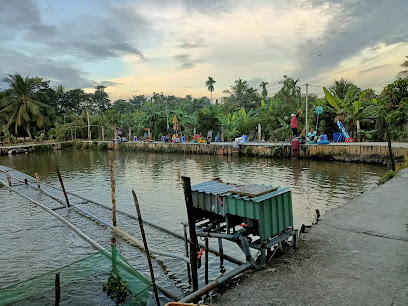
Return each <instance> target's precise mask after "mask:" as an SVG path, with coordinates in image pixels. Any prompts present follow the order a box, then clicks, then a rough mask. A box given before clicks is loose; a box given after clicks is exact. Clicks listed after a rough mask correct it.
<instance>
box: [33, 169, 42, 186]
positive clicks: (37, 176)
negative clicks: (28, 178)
mask: <svg viewBox="0 0 408 306" xmlns="http://www.w3.org/2000/svg"><path fill="white" fill-rule="evenodd" d="M34 176H35V179H36V180H37V190H38V191H40V190H41V187H40V176H39V175H38V173H37V172H36V173H34Z"/></svg>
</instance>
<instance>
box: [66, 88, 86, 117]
mask: <svg viewBox="0 0 408 306" xmlns="http://www.w3.org/2000/svg"><path fill="white" fill-rule="evenodd" d="M91 98H92V94H89V93H86V92H85V91H84V90H83V89H71V90H68V91H67V93H66V99H67V100H68V101H67V105H66V108H67V109H69V110H73V111H75V112H77V113H80V112H81V109H83V108H85V107H89V106H90V105H91Z"/></svg>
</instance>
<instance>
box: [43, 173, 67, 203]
mask: <svg viewBox="0 0 408 306" xmlns="http://www.w3.org/2000/svg"><path fill="white" fill-rule="evenodd" d="M57 174H58V179H59V181H60V184H61V188H62V192H63V193H64V197H65V201H66V202H67V207H69V206H70V205H69V200H68V195H67V192H66V191H65V187H64V183H63V181H62V177H61V173H60V171H59V167H58V166H57ZM38 190H39V189H38Z"/></svg>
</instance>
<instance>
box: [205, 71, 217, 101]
mask: <svg viewBox="0 0 408 306" xmlns="http://www.w3.org/2000/svg"><path fill="white" fill-rule="evenodd" d="M215 83H216V82H215V80H214V79H213V78H212V77H208V80H207V81H206V82H205V86H207V89H208V90H209V91H210V92H211V103H212V92H213V91H214V84H215Z"/></svg>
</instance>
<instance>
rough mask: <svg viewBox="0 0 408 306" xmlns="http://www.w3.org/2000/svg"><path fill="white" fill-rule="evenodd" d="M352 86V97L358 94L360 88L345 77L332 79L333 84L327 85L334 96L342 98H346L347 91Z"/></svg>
mask: <svg viewBox="0 0 408 306" xmlns="http://www.w3.org/2000/svg"><path fill="white" fill-rule="evenodd" d="M352 86H354V87H355V88H354V97H357V96H358V95H360V92H361V91H360V89H359V88H358V87H357V86H356V85H354V84H353V83H351V82H349V81H348V80H347V79H343V78H341V79H340V80H334V82H333V85H332V86H330V87H329V89H330V91H331V92H332V94H333V95H334V96H337V97H338V98H339V99H341V100H343V99H345V98H346V95H347V92H348V91H349V89H350V88H351V87H352Z"/></svg>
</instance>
